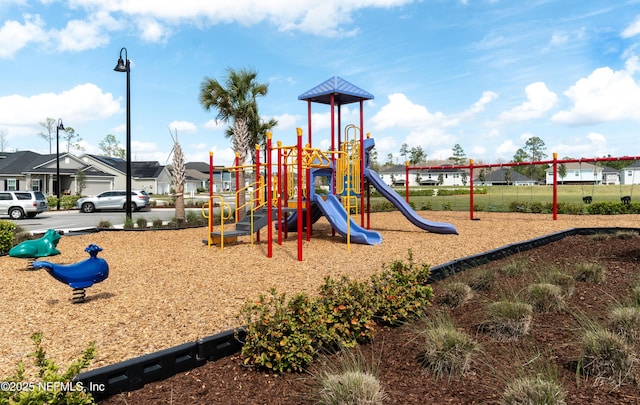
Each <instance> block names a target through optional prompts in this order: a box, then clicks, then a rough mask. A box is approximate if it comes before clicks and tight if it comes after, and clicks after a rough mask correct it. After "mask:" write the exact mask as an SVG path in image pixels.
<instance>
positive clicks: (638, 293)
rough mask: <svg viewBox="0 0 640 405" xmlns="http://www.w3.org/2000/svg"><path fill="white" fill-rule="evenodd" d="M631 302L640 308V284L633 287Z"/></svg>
mask: <svg viewBox="0 0 640 405" xmlns="http://www.w3.org/2000/svg"><path fill="white" fill-rule="evenodd" d="M631 302H632V303H633V305H635V306H640V284H637V285H634V286H633V287H631Z"/></svg>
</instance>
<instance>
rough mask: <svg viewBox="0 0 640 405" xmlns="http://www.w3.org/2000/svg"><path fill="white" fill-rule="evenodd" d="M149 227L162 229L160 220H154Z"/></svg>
mask: <svg viewBox="0 0 640 405" xmlns="http://www.w3.org/2000/svg"><path fill="white" fill-rule="evenodd" d="M151 227H152V228H154V229H158V228H162V220H161V219H160V218H155V219H154V220H153V221H152V222H151Z"/></svg>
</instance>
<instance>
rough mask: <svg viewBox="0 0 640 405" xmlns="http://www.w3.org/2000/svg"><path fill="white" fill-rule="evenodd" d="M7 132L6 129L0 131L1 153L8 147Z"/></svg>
mask: <svg viewBox="0 0 640 405" xmlns="http://www.w3.org/2000/svg"><path fill="white" fill-rule="evenodd" d="M8 143H9V142H8V141H7V131H5V130H4V129H3V130H1V131H0V152H4V148H6V147H7V144H8Z"/></svg>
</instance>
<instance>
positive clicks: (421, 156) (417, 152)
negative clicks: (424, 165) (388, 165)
mask: <svg viewBox="0 0 640 405" xmlns="http://www.w3.org/2000/svg"><path fill="white" fill-rule="evenodd" d="M425 160H427V154H426V153H425V152H424V150H423V149H422V146H414V147H413V148H411V150H410V151H409V163H410V164H412V165H417V164H418V163H420V162H424V161H425Z"/></svg>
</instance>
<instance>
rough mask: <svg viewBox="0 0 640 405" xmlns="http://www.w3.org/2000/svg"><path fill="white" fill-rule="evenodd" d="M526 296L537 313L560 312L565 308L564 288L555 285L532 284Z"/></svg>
mask: <svg viewBox="0 0 640 405" xmlns="http://www.w3.org/2000/svg"><path fill="white" fill-rule="evenodd" d="M526 296H527V302H528V303H529V304H531V307H532V308H533V310H534V311H535V312H543V313H548V312H558V311H561V310H562V309H563V308H564V307H565V302H564V298H563V295H562V288H560V287H559V286H557V285H554V284H550V283H535V284H531V285H530V286H529V287H527V294H526Z"/></svg>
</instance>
